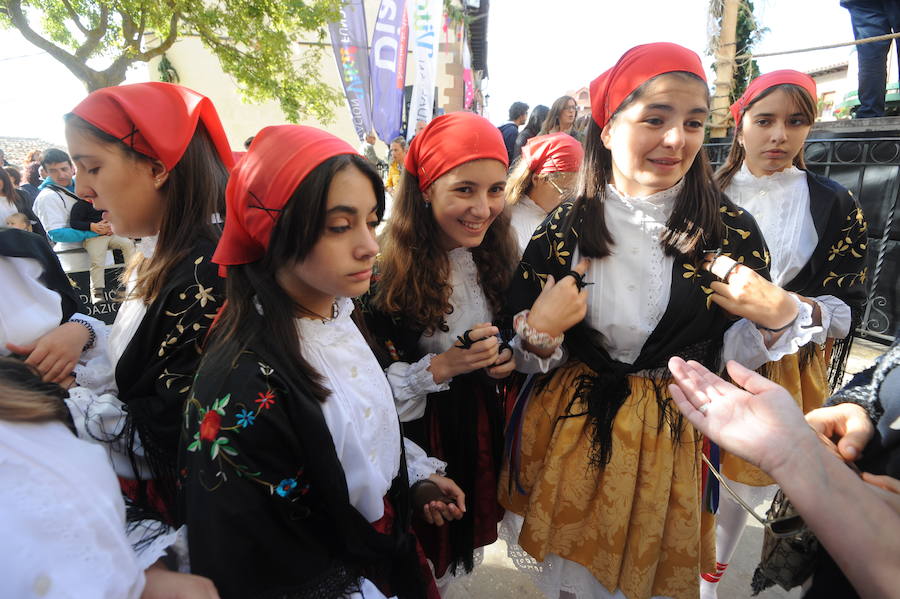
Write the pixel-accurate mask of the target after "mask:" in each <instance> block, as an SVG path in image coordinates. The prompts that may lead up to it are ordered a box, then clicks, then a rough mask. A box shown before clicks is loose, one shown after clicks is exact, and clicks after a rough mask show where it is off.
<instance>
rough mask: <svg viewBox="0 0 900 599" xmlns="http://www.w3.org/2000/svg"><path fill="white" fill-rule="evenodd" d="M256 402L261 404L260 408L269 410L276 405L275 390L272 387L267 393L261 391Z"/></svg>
mask: <svg viewBox="0 0 900 599" xmlns="http://www.w3.org/2000/svg"><path fill="white" fill-rule="evenodd" d="M256 403H258V404H259V407H260V408H263V409H265V410H268V409H269V408H271V407H272V406H273V405H275V392H274V391H272V390H271V389H266V392H265V393H263V392H261V391H260V393H259V399H257V400H256Z"/></svg>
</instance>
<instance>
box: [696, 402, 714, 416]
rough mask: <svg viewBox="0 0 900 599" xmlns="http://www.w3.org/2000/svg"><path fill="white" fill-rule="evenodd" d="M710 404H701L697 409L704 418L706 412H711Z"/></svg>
mask: <svg viewBox="0 0 900 599" xmlns="http://www.w3.org/2000/svg"><path fill="white" fill-rule="evenodd" d="M710 403H711V402H706V403H702V404H700V407H699V408H697V411H698V412H700V413H701V414H703V415H704V416H706V411H707V410H709V404H710Z"/></svg>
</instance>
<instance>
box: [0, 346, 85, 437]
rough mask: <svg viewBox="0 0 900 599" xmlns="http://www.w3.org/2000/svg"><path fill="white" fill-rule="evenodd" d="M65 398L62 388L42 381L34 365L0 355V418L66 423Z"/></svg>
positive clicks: (17, 420) (66, 394)
mask: <svg viewBox="0 0 900 599" xmlns="http://www.w3.org/2000/svg"><path fill="white" fill-rule="evenodd" d="M66 397H68V393H67V392H66V391H65V389H63V388H62V387H60V386H59V385H57V384H56V383H49V382H44V381H43V380H42V379H41V375H40V373H39V372H38V371H37V370H36V369H35V368H34V367H32V366H29V365H27V364H25V363H24V362H22V361H20V360H16V359H15V358H0V420H5V421H7V422H54V421H58V422H63V423H67V422H68V419H69V410H68V409H67V408H66V404H65V402H64V401H63V399H65V398H66Z"/></svg>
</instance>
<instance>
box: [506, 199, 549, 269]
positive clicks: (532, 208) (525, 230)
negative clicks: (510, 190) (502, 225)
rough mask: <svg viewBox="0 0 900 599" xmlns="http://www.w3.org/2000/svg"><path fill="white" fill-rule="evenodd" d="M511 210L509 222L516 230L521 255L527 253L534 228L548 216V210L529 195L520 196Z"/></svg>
mask: <svg viewBox="0 0 900 599" xmlns="http://www.w3.org/2000/svg"><path fill="white" fill-rule="evenodd" d="M509 211H510V214H509V224H510V225H512V228H513V231H514V232H515V235H516V241H517V242H518V243H519V256H521V255H522V254H524V253H525V248H526V247H528V244H529V242H530V241H531V236H532V235H534V230H535V229H537V228H538V225H540V224H541V223H542V222H544V219H545V218H547V211H546V210H544V209H543V208H541V207H540V206H538V205H537V204H535V203H534V200H532V199H531V198H529V197H528V196H527V195H523V196H522V197H521V198H519V201H518V202H516V203H515V204H513V205H512V206H510V207H509Z"/></svg>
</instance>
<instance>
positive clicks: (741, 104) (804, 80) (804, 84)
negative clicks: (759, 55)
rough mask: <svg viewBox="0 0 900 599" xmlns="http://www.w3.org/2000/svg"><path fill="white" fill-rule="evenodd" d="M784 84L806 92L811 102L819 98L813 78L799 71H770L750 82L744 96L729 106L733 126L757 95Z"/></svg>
mask: <svg viewBox="0 0 900 599" xmlns="http://www.w3.org/2000/svg"><path fill="white" fill-rule="evenodd" d="M786 83H788V84H790V85H796V86H797V87H799V88H802V89H804V90H806V93H808V94H809V97H810V98H812V101H813V102H815V101H816V99H817V98H818V97H819V94H818V92H817V91H816V82H815V80H813V78H812V77H810V76H809V75H807V74H806V73H801V72H800V71H794V70H791V69H783V70H781V71H772V72H771V73H766V74H765V75H760V76H759V77H757V78H756V79H754V80H753V81H751V82H750V85H748V86H747V89H746V90H744V95H742V96H741V97H740V98H738V100H737V102H735V103H734V104H732V105H731V116H733V117H734V124H735V125H737V124H738V123H739V122H740V121H741V117H742V116H743V114H744V110H746V109H747V106H749V105H750V104H751V103H752V102H753V100H755V99H756V97H757V96H758V95H759V94H761V93H763V92H764V91H766V90H767V89H769V88H770V87H775V86H776V85H784V84H786Z"/></svg>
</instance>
